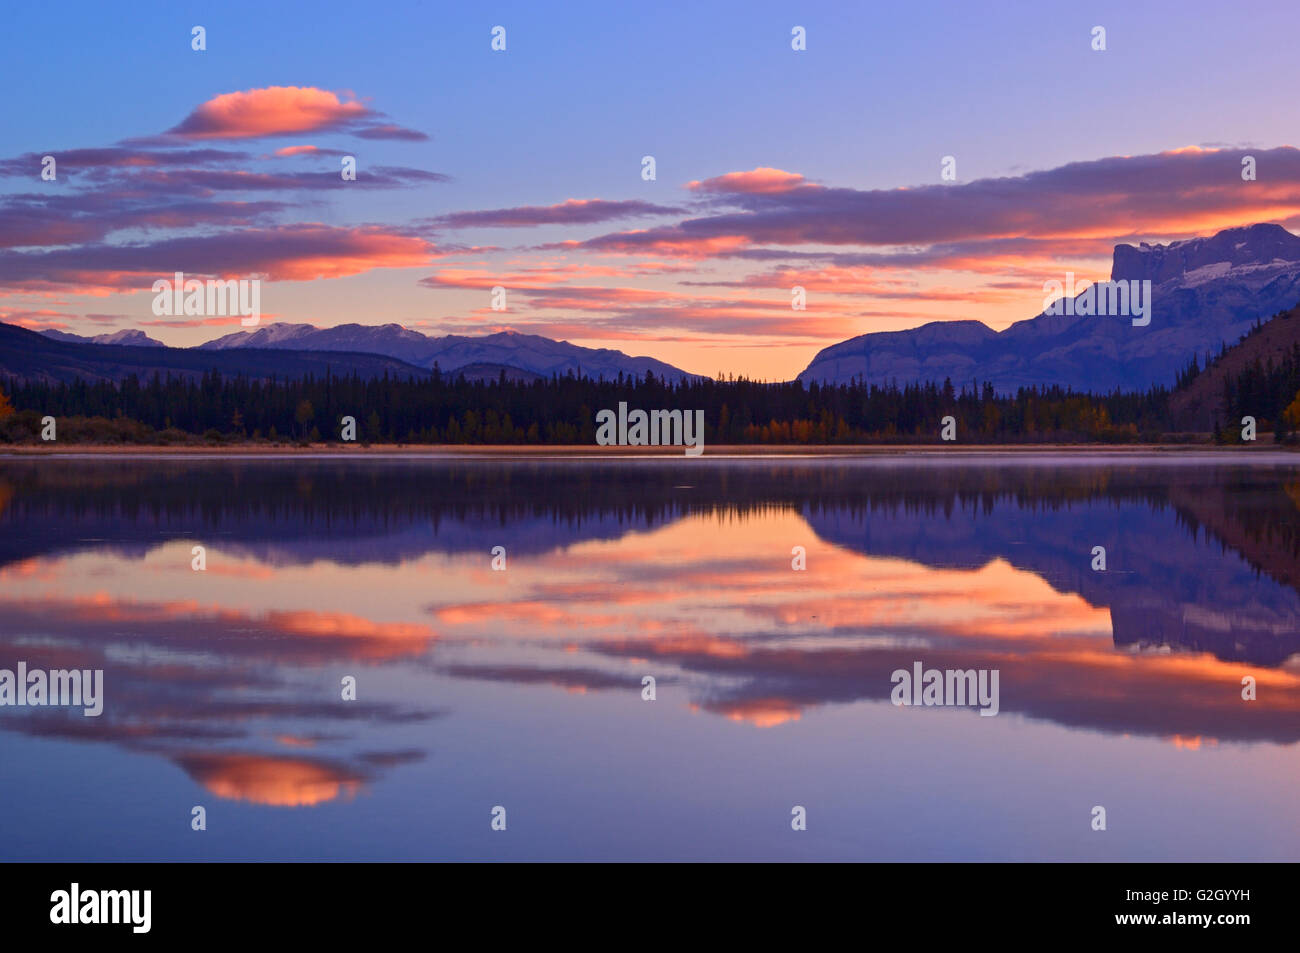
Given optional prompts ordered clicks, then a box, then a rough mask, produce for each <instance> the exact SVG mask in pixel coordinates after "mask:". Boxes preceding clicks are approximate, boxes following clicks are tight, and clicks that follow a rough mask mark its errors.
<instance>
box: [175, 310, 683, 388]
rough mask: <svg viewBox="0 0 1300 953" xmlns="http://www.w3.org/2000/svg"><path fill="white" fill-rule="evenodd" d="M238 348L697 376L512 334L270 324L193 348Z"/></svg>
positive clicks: (455, 364)
mask: <svg viewBox="0 0 1300 953" xmlns="http://www.w3.org/2000/svg"><path fill="white" fill-rule="evenodd" d="M239 348H276V349H279V348H284V349H293V350H302V351H358V352H362V353H368V354H384V355H387V356H389V357H395V358H397V359H398V360H401V361H405V362H407V363H410V364H414V365H416V366H417V367H424V368H432V367H433V365H434V364H435V363H436V364H437V365H438V368H439V370H441V371H444V372H446V371H454V370H458V369H460V368H463V367H466V366H468V365H479V364H484V365H500V366H504V367H508V368H517V369H519V370H521V371H529V372H531V373H533V374H537V375H540V376H542V377H550V376H551V375H552V374H558V375H561V376H563V375H565V374H567V373H568V372H569V371H572V372H573V373H574V374H578V375H583V374H585V375H586V376H587V377H591V378H599V377H604V378H606V379H608V378H613V377H617V376H618V375H619V373H620V372H621V373H622V374H624V375H630V376H632V377H645V375H646V371H651V372H653V373H654V375H655V376H656V377H663V378H666V379H668V380H670V381H679V380H682V379H690V378H695V377H697V376H698V375H695V374H691V373H688V372H687V371H683V370H682V369H680V368H677V367H673V366H672V365H671V364H665V363H664V362H663V361H656V360H655V359H654V358H652V357H630V356H629V355H627V354H624V353H623V352H622V351H615V350H611V349H609V348H600V349H595V348H588V347H579V346H578V345H576V344H570V343H569V342H568V341H553V340H551V339H550V338H545V337H541V336H540V335H536V334H520V333H518V332H517V331H499V332H497V333H496V334H488V335H484V336H482V337H466V336H463V335H459V334H448V335H445V336H443V337H433V336H431V335H427V334H421V333H419V332H418V331H411V330H409V329H407V328H404V327H402V326H401V325H400V324H381V325H369V324H340V325H338V326H337V327H332V328H318V327H315V326H314V325H310V324H271V325H267V326H266V327H264V328H259V329H258V330H256V331H237V332H235V333H234V334H227V335H225V336H224V337H219V338H216V339H215V340H212V341H208V342H207V343H206V344H201V345H199V349H200V350H205V351H228V350H233V349H239Z"/></svg>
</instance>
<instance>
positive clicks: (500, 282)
mask: <svg viewBox="0 0 1300 953" xmlns="http://www.w3.org/2000/svg"><path fill="white" fill-rule="evenodd" d="M979 6H980V5H974V4H969V3H957V2H951V3H948V2H945V3H925V2H916V3H908V4H901V5H893V6H892V7H890V8H885V7H883V6H882V5H849V4H843V3H825V4H820V3H788V2H787V3H777V2H746V3H711V4H689V5H688V4H667V5H664V4H654V5H615V6H611V5H609V4H596V3H565V4H554V5H543V4H537V3H527V4H524V3H520V4H485V5H465V6H463V7H461V8H459V9H446V8H443V7H442V6H440V5H432V4H427V3H385V4H373V5H361V6H358V5H354V4H344V3H338V2H332V3H320V4H316V5H313V6H312V7H311V8H310V12H306V11H305V10H304V8H302V7H301V6H300V5H295V4H272V3H265V2H263V3H256V4H254V3H241V2H223V3H220V4H202V3H196V4H184V3H136V4H132V5H131V6H130V7H129V9H124V8H120V7H111V6H110V7H105V6H103V5H101V4H93V3H76V2H74V3H70V4H66V5H63V6H61V7H60V8H59V14H58V16H53V15H51V14H50V12H49V11H48V10H47V9H44V8H41V7H39V6H37V7H33V6H30V5H19V6H17V7H14V8H13V9H12V10H10V11H8V12H7V25H8V29H7V30H6V31H5V32H4V36H3V38H2V39H0V44H2V45H3V47H4V49H3V59H2V62H3V63H4V67H3V70H4V75H5V79H6V81H7V83H6V88H7V89H8V90H9V93H10V95H9V97H8V100H7V103H6V110H5V118H4V121H3V130H4V135H3V139H2V140H0V320H2V321H8V322H11V323H17V324H21V325H23V326H25V327H30V328H35V329H44V328H52V329H57V330H64V331H70V332H73V333H78V334H103V333H111V332H114V331H119V330H123V329H139V330H142V331H144V332H146V333H148V334H149V335H151V336H152V337H155V338H157V339H159V340H162V341H164V342H165V343H167V344H170V345H175V346H191V345H195V344H199V343H202V342H203V341H206V340H209V339H212V338H214V337H218V336H220V335H223V334H228V333H233V332H236V331H240V330H242V328H241V325H240V323H239V321H240V319H239V317H237V316H214V315H207V316H185V315H181V316H176V315H157V314H155V313H154V310H153V308H152V304H153V302H154V292H153V290H152V289H153V284H154V282H155V281H157V280H159V279H162V278H170V277H171V276H172V275H173V274H174V273H175V272H178V271H180V272H184V273H185V274H186V276H187V277H198V278H200V279H202V278H206V277H219V278H225V279H229V278H258V279H259V280H260V281H261V282H262V287H261V311H262V319H261V320H262V323H263V324H271V323H272V322H307V323H311V324H315V325H318V326H332V325H337V324H344V323H348V322H359V323H363V324H385V323H390V322H396V323H400V324H402V325H405V326H407V327H409V328H413V329H415V330H418V331H422V332H424V333H429V334H446V333H456V334H471V335H476V334H486V333H491V332H495V331H500V330H505V329H513V330H516V331H519V332H524V333H536V334H542V335H545V336H548V337H553V338H557V339H563V340H569V341H572V342H574V343H577V344H582V345H585V346H589V347H612V348H617V349H619V350H623V351H625V352H627V353H630V354H634V355H649V356H652V357H656V358H659V359H661V360H665V361H668V362H669V363H672V364H675V365H677V366H679V367H682V368H684V369H686V370H689V371H693V372H697V373H703V374H708V375H715V374H718V373H726V374H735V375H745V376H748V377H751V378H759V379H767V380H777V379H789V378H791V377H793V376H794V375H796V374H797V373H798V372H799V371H800V370H802V369H803V368H804V367H805V366H806V365H807V363H808V362H809V361H810V360H811V359H812V357H813V356H814V355H815V354H816V352H817V351H819V350H820V349H821V348H823V347H826V346H829V345H831V344H834V343H837V342H838V341H841V340H844V339H846V338H849V337H853V336H856V335H859V334H864V333H868V332H873V331H892V330H900V329H904V328H909V327H915V326H919V325H921V324H925V323H927V322H930V321H936V320H969V319H976V320H981V321H984V322H986V323H987V324H989V325H990V326H991V327H993V328H995V329H1001V328H1004V327H1006V326H1008V325H1009V324H1011V323H1012V322H1014V321H1018V320H1024V319H1026V318H1030V317H1032V316H1034V315H1035V314H1037V313H1038V312H1039V311H1040V310H1041V309H1042V307H1043V303H1044V302H1043V298H1044V293H1043V284H1044V282H1046V281H1049V280H1058V281H1062V280H1064V277H1065V273H1066V272H1067V271H1072V272H1074V273H1075V274H1076V275H1078V276H1079V277H1080V278H1086V279H1090V280H1096V279H1104V278H1105V277H1107V275H1108V272H1109V264H1110V255H1111V250H1112V248H1113V246H1114V245H1115V244H1117V243H1120V242H1129V243H1137V242H1143V241H1146V242H1164V241H1171V240H1180V239H1185V238H1191V237H1195V236H1198V235H1209V234H1213V233H1214V232H1215V231H1217V230H1219V229H1222V228H1226V227H1231V226H1236V225H1247V224H1252V223H1255V222H1261V221H1267V222H1278V223H1280V224H1282V225H1285V226H1287V227H1289V228H1291V230H1292V231H1300V150H1298V149H1297V145H1300V130H1298V128H1297V127H1298V117H1300V111H1297V109H1296V107H1295V102H1296V80H1295V76H1294V69H1293V63H1294V49H1293V47H1294V43H1295V37H1296V35H1297V28H1298V27H1300V6H1297V5H1296V4H1295V3H1294V2H1292V0H1269V2H1257V3H1250V2H1248V3H1242V4H1235V5H1225V4H1219V3H1209V2H1204V0H1192V2H1182V3H1174V2H1153V3H1143V4H1140V5H1139V4H1132V3H1104V2H1100V3H1099V2H1089V3H1071V4H1043V3H1033V2H1026V3H1019V2H1005V3H999V4H997V5H996V9H992V10H990V9H980V8H979ZM195 26H202V27H203V28H204V31H205V35H204V40H205V46H206V48H205V49H203V50H195V49H193V48H192V44H193V38H192V30H193V28H194V27H195ZM498 26H500V27H503V28H504V31H505V34H504V38H505V49H504V50H494V49H493V48H492V44H493V29H494V27H498ZM796 27H802V28H803V31H804V37H805V44H804V45H805V47H806V48H805V49H801V50H796V49H793V48H792V45H793V43H794V36H793V31H794V29H795V28H796ZM1097 27H1103V28H1104V30H1105V37H1104V39H1105V43H1104V45H1105V49H1094V46H1096V45H1098V40H1097V38H1096V36H1095V33H1096V29H1095V28H1097ZM45 156H52V157H54V160H55V165H54V171H55V177H54V179H53V180H52V181H50V180H47V179H44V178H42V170H43V168H45V164H44V162H43V160H44V157H45ZM348 156H351V157H354V158H355V162H356V177H355V179H354V180H345V179H344V178H343V176H342V175H341V169H342V164H343V162H344V160H345V157H348ZM646 156H652V157H653V158H654V166H655V169H654V171H655V175H654V178H653V180H650V179H647V178H645V177H644V165H643V158H644V157H646ZM1246 156H1251V157H1253V158H1254V160H1255V167H1256V178H1255V179H1254V180H1253V181H1246V180H1243V177H1242V160H1243V158H1245V157H1246ZM945 157H951V158H952V160H953V161H952V163H950V166H949V167H950V169H951V172H952V178H950V179H948V180H945V179H944V178H943V177H942V173H943V169H944V160H945ZM796 286H798V287H802V288H803V289H804V294H805V298H806V307H805V308H804V309H802V310H797V309H795V308H794V307H792V303H793V302H794V294H793V292H792V289H793V288H795V287H796ZM496 287H500V288H504V289H505V296H504V308H503V309H501V310H497V309H494V307H493V303H494V302H493V296H492V289H493V288H496ZM496 303H497V304H502V302H501V300H500V298H499V297H498V299H497V301H496Z"/></svg>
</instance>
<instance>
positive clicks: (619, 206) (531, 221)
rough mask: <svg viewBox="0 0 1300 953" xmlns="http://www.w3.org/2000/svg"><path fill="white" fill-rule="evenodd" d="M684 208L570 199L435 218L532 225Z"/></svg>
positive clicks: (451, 223)
mask: <svg viewBox="0 0 1300 953" xmlns="http://www.w3.org/2000/svg"><path fill="white" fill-rule="evenodd" d="M682 211H683V210H682V209H680V208H675V207H672V206H668V205H655V204H654V203H652V202H642V201H639V200H635V199H632V200H627V201H608V200H606V199H568V200H566V201H564V202H560V203H559V204H556V205H523V206H519V207H516V208H499V209H487V210H484V211H477V212H453V213H452V214H450V215H444V216H442V217H441V218H436V219H433V220H432V222H433V224H435V225H439V226H442V227H445V228H471V227H477V228H507V227H522V226H531V225H589V224H593V223H596V222H608V221H613V220H615V219H620V218H634V217H637V216H641V215H675V214H680V213H681V212H682Z"/></svg>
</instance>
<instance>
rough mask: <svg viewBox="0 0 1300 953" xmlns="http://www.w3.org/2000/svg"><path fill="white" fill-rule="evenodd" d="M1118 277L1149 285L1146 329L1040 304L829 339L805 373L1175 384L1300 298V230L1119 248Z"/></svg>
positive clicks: (1087, 384) (1108, 386) (1254, 228)
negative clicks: (1002, 319)
mask: <svg viewBox="0 0 1300 953" xmlns="http://www.w3.org/2000/svg"><path fill="white" fill-rule="evenodd" d="M1111 280H1112V281H1146V280H1149V281H1151V282H1152V287H1151V301H1152V308H1151V321H1150V324H1149V326H1146V327H1135V326H1133V324H1132V323H1131V319H1130V318H1129V317H1128V316H1124V317H1119V316H1114V317H1111V316H1100V317H1097V316H1088V315H1078V314H1059V315H1058V314H1047V313H1044V312H1040V313H1039V314H1038V315H1036V316H1035V317H1032V318H1028V319H1026V320H1023V321H1018V322H1016V323H1014V324H1012V325H1010V326H1009V327H1007V328H1005V329H1004V330H1002V331H994V330H993V329H992V328H990V327H988V326H987V325H985V324H983V323H982V322H979V321H970V320H967V321H951V322H931V323H930V324H925V325H922V326H920V327H918V328H912V329H910V330H906V331H887V332H872V333H868V334H862V335H858V336H857V337H854V338H850V339H848V340H846V341H841V342H840V343H839V344H834V345H831V346H830V347H827V348H824V349H822V351H820V352H819V353H818V354H817V355H816V356H815V357H814V358H813V360H812V362H810V363H809V365H808V366H807V367H806V368H805V369H804V370H803V371H802V372H801V373H800V374H799V375H798V378H797V379H798V380H800V381H802V382H803V383H805V384H808V383H811V382H812V381H817V382H818V383H830V384H838V383H848V382H850V381H852V380H857V379H859V378H861V379H862V380H864V381H866V382H867V383H869V384H870V383H877V384H886V383H889V382H890V381H892V380H897V381H899V382H909V383H910V382H916V381H922V382H924V381H933V382H935V383H942V382H943V380H944V379H951V380H952V381H953V383H954V384H957V385H964V384H967V383H971V382H973V381H975V380H978V381H980V382H989V383H991V384H993V386H994V388H995V389H996V390H998V391H999V392H1002V393H1008V392H1014V391H1015V390H1016V389H1017V388H1018V387H1022V386H1025V387H1027V386H1040V387H1042V386H1051V385H1053V384H1060V385H1062V386H1066V387H1071V388H1073V389H1075V390H1081V391H1089V392H1093V393H1109V392H1111V391H1114V390H1117V389H1122V390H1146V389H1147V388H1149V387H1151V386H1153V385H1166V386H1170V387H1172V386H1173V384H1174V381H1175V379H1176V377H1177V375H1178V373H1179V372H1180V371H1182V370H1183V369H1184V368H1185V367H1186V366H1187V364H1188V363H1189V362H1190V360H1191V358H1192V356H1193V355H1194V354H1204V353H1205V352H1206V351H1217V350H1219V348H1220V347H1222V346H1224V345H1230V344H1233V343H1236V341H1237V340H1238V339H1239V338H1240V337H1241V336H1242V335H1243V334H1245V333H1247V332H1248V331H1249V329H1250V326H1251V324H1252V323H1253V322H1254V321H1255V320H1256V319H1259V318H1265V317H1268V316H1270V315H1272V314H1275V313H1277V312H1278V311H1283V310H1287V309H1289V308H1291V307H1292V306H1293V305H1295V304H1296V303H1297V302H1298V301H1300V236H1296V235H1293V234H1292V233H1291V232H1289V231H1287V230H1286V229H1285V228H1283V227H1282V226H1281V225H1276V224H1269V223H1260V224H1255V225H1248V226H1243V227H1240V228H1231V229H1224V230H1223V231H1220V232H1218V233H1216V234H1215V235H1213V236H1209V237H1202V238H1193V239H1187V240H1184V241H1180V242H1171V243H1169V244H1167V245H1150V244H1146V243H1142V244H1141V245H1138V246H1134V245H1127V244H1121V245H1116V246H1115V250H1114V254H1113V257H1112V265H1111ZM1075 300H1078V299H1077V297H1076V299H1075Z"/></svg>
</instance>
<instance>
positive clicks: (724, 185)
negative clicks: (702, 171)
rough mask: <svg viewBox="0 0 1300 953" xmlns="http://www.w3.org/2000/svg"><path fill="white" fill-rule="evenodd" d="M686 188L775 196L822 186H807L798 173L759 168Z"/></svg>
mask: <svg viewBox="0 0 1300 953" xmlns="http://www.w3.org/2000/svg"><path fill="white" fill-rule="evenodd" d="M686 187H687V188H688V189H690V190H691V191H693V192H722V193H743V194H747V195H773V194H776V193H779V192H790V191H792V190H794V189H797V188H800V187H804V188H810V189H816V188H820V186H816V185H806V184H805V181H804V177H803V176H802V175H800V174H799V173H797V172H786V171H785V170H783V169H773V168H771V167H770V166H759V167H758V168H756V169H750V170H749V171H748V172H728V173H727V174H726V175H718V176H714V177H713V178H711V179H705V180H703V181H700V180H698V179H696V180H695V181H692V182H688V183H687V184H686Z"/></svg>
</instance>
